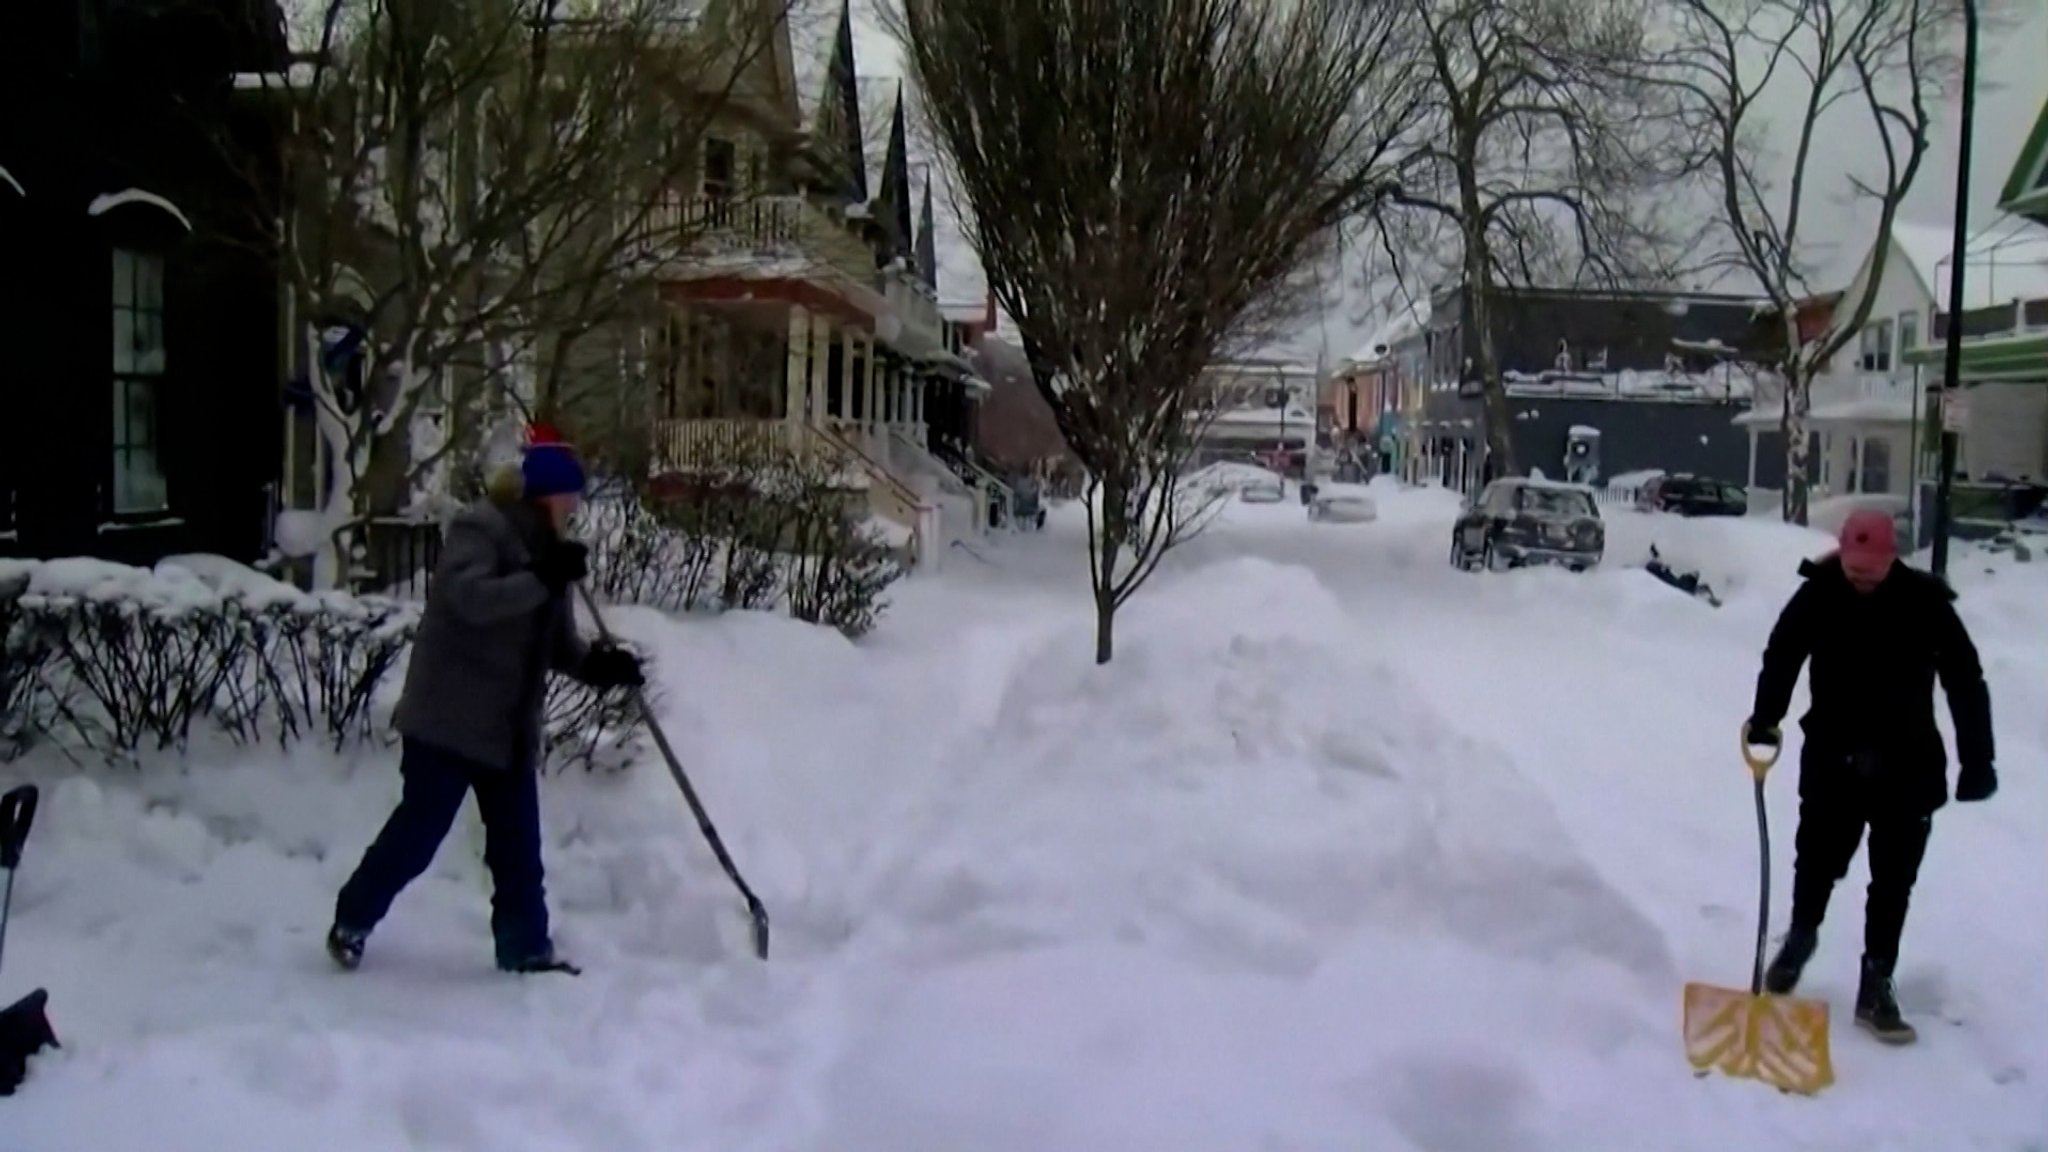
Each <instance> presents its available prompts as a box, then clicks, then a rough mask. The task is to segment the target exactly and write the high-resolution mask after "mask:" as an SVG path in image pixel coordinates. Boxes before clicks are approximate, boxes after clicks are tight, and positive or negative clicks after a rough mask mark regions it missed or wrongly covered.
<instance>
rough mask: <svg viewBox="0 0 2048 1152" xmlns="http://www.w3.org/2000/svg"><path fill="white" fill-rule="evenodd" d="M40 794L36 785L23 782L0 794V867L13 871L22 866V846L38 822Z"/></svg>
mask: <svg viewBox="0 0 2048 1152" xmlns="http://www.w3.org/2000/svg"><path fill="white" fill-rule="evenodd" d="M38 795H39V794H38V792H37V791H36V786H35V785H33V784H23V785H22V786H21V787H19V788H15V789H13V790H11V791H9V792H8V793H7V794H6V795H5V796H0V868H5V869H7V870H8V871H10V872H11V871H13V870H14V869H15V868H17V867H20V865H21V846H22V845H23V844H25V843H27V842H28V830H29V828H30V827H31V826H32V825H34V824H35V822H36V800H37V797H38Z"/></svg>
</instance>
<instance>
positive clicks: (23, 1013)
mask: <svg viewBox="0 0 2048 1152" xmlns="http://www.w3.org/2000/svg"><path fill="white" fill-rule="evenodd" d="M36 796H37V793H36V786H35V785H33V784H23V785H22V786H21V787H19V788H16V789H14V790H13V791H11V792H9V793H7V794H6V795H5V796H0V869H4V870H5V871H6V873H7V882H6V887H5V888H4V889H0V954H4V953H5V952H6V949H7V917H8V916H9V914H11V913H12V912H13V911H14V873H15V870H16V869H18V868H20V867H21V848H22V845H23V844H25V843H27V842H28V830H29V826H30V825H31V824H34V823H35V818H36ZM49 1004H50V994H49V993H48V992H45V991H44V990H42V989H41V988H38V989H36V990H35V991H33V992H31V993H29V994H28V995H26V996H23V997H22V998H21V999H19V1000H16V1001H15V1002H14V1003H12V1004H9V1005H8V1006H7V1007H5V1008H0V1096H12V1095H14V1090H15V1089H16V1088H19V1087H20V1086H21V1082H22V1079H23V1078H24V1077H25V1076H27V1075H28V1058H29V1057H31V1056H33V1055H35V1054H36V1053H38V1052H40V1051H42V1050H43V1049H45V1048H55V1047H57V1046H58V1045H57V1032H56V1030H55V1029H53V1028H52V1027H50V1014H49Z"/></svg>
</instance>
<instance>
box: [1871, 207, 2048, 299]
mask: <svg viewBox="0 0 2048 1152" xmlns="http://www.w3.org/2000/svg"><path fill="white" fill-rule="evenodd" d="M1954 235H1955V234H1954V232H1953V231H1952V230H1951V229H1949V228H1948V227H1946V226H1944V225H1929V224H1915V223H1908V222H1899V223H1895V224H1893V225H1892V241H1893V243H1894V244H1895V245H1896V246H1897V249H1898V252H1899V254H1900V255H1903V256H1904V257H1905V258H1906V262H1907V264H1908V265H1910V267H1911V269H1912V272H1913V275H1914V276H1916V277H1918V278H1919V280H1920V283H1921V285H1922V287H1923V288H1925V289H1926V292H1927V294H1928V295H1929V296H1931V297H1933V299H1934V303H1935V307H1936V308H1938V309H1939V310H1941V311H1943V312H1948V311H1950V310H1951V309H1950V308H1949V306H1948V279H1949V253H1950V252H1951V251H1952V250H1953V248H1954V244H1953V242H1952V241H1953V237H1954ZM1965 251H1966V252H1967V253H1968V255H1967V257H1966V259H1965V263H1964V267H1963V310H1964V311H1966V312H1968V311H1975V310H1977V309H1980V308H1995V307H1997V306H1998V305H2000V304H2010V303H2012V302H2013V301H2015V300H2044V299H2048V227H2043V226H2042V225H2040V224H2036V223H2035V222H2033V221H2032V220H2028V219H2026V218H2025V217H2022V216H2008V215H2000V216H1999V217H1998V218H1997V219H1994V220H1992V221H1991V222H1990V223H1989V224H1986V225H1984V226H1983V227H1982V228H1979V229H1977V230H1976V231H1975V232H1972V233H1971V234H1970V243H1969V246H1968V248H1966V249H1965Z"/></svg>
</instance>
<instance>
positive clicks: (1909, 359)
mask: <svg viewBox="0 0 2048 1152" xmlns="http://www.w3.org/2000/svg"><path fill="white" fill-rule="evenodd" d="M1945 355H1946V350H1945V349H1944V348H1943V347H1942V345H1940V344H1929V345H1924V346H1922V347H1919V348H1914V349H1911V350H1909V351H1908V352H1907V353H1906V354H1905V356H1904V357H1903V359H1904V361H1905V362H1906V363H1907V364H1909V365H1911V366H1913V367H1915V368H1919V369H1922V370H1923V377H1922V378H1923V379H1926V378H1928V377H1929V376H1931V377H1932V379H1933V380H1934V381H1935V382H1937V383H1938V382H1939V381H1940V379H1941V372H1942V367H1943V365H1944V364H1945V363H1946V362H1947V361H1946V360H1945ZM1962 378H1963V382H1964V383H1966V384H1991V383H2026V384H2043V385H2048V333H2039V332H2027V333H2020V334H2017V335H2012V336H1988V337H1982V338H1979V339H1975V340H1965V341H1963V363H1962Z"/></svg>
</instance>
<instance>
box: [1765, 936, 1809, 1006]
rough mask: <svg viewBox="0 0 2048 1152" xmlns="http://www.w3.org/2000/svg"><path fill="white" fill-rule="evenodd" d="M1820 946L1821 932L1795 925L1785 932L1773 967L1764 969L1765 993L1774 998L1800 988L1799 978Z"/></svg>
mask: <svg viewBox="0 0 2048 1152" xmlns="http://www.w3.org/2000/svg"><path fill="white" fill-rule="evenodd" d="M1819 944H1820V930H1819V929H1818V928H1808V927H1805V926H1803V925H1799V924H1794V925H1793V926H1792V927H1791V928H1789V929H1787V930H1786V932H1785V942H1784V943H1782V944H1780V945H1778V954H1777V955H1776V956H1774V957H1772V958H1771V966H1770V967H1769V968H1766V969H1764V991H1766V992H1769V993H1770V994H1771V995H1773V996H1787V995H1790V994H1791V992H1792V990H1793V989H1794V988H1797V987H1799V977H1800V975H1801V974H1802V973H1804V972H1805V971H1806V962H1807V961H1808V960H1811V959H1813V950H1814V949H1815V948H1816V947H1818V946H1819Z"/></svg>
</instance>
